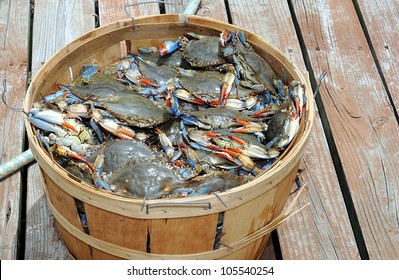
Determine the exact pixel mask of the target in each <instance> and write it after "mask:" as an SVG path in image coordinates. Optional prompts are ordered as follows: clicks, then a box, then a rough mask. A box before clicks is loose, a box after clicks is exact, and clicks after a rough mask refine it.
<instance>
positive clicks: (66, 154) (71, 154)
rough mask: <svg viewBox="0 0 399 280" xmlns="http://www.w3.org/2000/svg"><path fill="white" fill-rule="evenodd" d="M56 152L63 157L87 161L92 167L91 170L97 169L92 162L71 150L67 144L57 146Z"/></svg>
mask: <svg viewBox="0 0 399 280" xmlns="http://www.w3.org/2000/svg"><path fill="white" fill-rule="evenodd" d="M55 152H56V154H57V155H59V156H62V157H69V158H74V159H77V160H80V161H82V162H84V163H86V164H87V165H88V166H89V167H90V169H91V170H95V168H94V165H93V164H91V163H90V162H88V161H87V160H86V159H85V158H84V157H82V156H81V155H79V154H77V153H75V152H73V151H71V150H70V149H69V148H67V147H65V146H57V147H56V148H55Z"/></svg>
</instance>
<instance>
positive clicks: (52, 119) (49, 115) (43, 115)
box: [29, 109, 79, 132]
mask: <svg viewBox="0 0 399 280" xmlns="http://www.w3.org/2000/svg"><path fill="white" fill-rule="evenodd" d="M29 115H30V116H32V117H33V118H37V119H40V120H42V121H45V122H48V123H53V124H58V125H61V126H64V127H66V128H69V129H71V130H73V131H75V132H78V130H77V129H76V128H75V127H74V126H73V125H72V124H70V123H68V122H67V121H66V120H65V118H67V117H73V118H79V117H78V116H76V115H72V114H68V115H66V114H62V113H60V112H57V111H54V110H51V109H43V110H37V109H31V110H29Z"/></svg>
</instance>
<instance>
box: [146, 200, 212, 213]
mask: <svg viewBox="0 0 399 280" xmlns="http://www.w3.org/2000/svg"><path fill="white" fill-rule="evenodd" d="M157 206H186V207H192V206H204V209H206V210H208V209H211V208H212V206H211V203H210V202H196V201H188V202H172V201H169V202H153V203H148V204H146V205H145V213H146V214H149V209H150V207H157Z"/></svg>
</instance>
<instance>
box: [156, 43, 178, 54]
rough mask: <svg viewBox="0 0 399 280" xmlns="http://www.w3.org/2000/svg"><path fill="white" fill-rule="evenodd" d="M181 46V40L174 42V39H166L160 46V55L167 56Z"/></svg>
mask: <svg viewBox="0 0 399 280" xmlns="http://www.w3.org/2000/svg"><path fill="white" fill-rule="evenodd" d="M179 48H180V45H179V40H177V41H175V42H173V41H170V40H168V41H165V42H163V43H162V44H161V45H160V46H159V54H160V56H165V55H168V54H171V53H173V52H174V51H176V50H178V49H179Z"/></svg>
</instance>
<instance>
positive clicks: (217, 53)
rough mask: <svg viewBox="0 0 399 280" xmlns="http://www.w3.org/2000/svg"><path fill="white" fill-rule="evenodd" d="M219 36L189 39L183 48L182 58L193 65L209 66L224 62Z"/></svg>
mask: <svg viewBox="0 0 399 280" xmlns="http://www.w3.org/2000/svg"><path fill="white" fill-rule="evenodd" d="M219 39H220V38H219V37H215V36H212V37H204V38H201V39H199V40H191V41H189V42H188V43H187V45H186V46H185V48H184V50H183V58H184V59H185V60H186V61H187V62H188V63H190V64H191V66H193V67H211V66H216V65H220V64H223V63H225V59H224V57H223V52H222V49H221V46H220V43H219Z"/></svg>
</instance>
